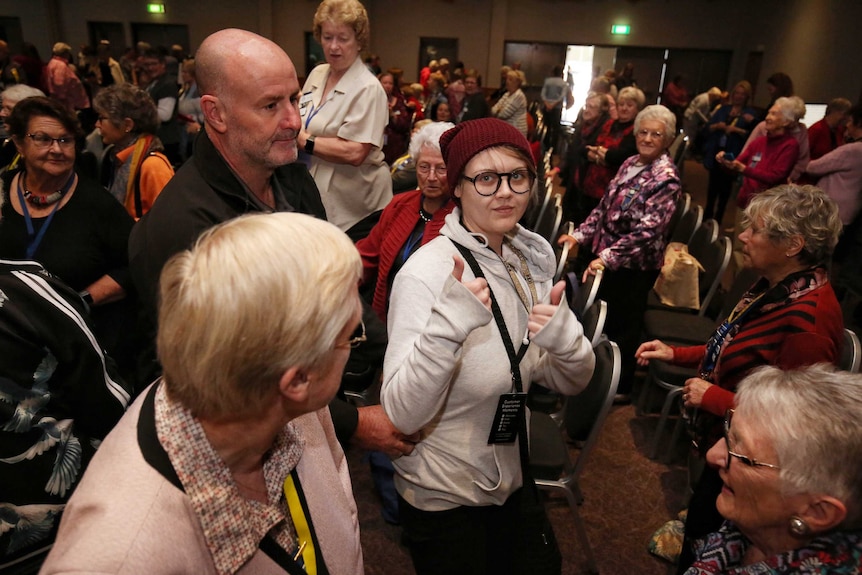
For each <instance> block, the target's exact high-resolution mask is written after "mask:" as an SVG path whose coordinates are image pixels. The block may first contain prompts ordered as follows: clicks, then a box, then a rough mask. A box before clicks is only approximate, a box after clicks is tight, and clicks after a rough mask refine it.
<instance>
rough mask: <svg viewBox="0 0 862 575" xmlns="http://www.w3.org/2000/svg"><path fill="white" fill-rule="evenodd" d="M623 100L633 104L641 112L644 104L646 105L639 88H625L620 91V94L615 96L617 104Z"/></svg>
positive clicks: (644, 97)
mask: <svg viewBox="0 0 862 575" xmlns="http://www.w3.org/2000/svg"><path fill="white" fill-rule="evenodd" d="M623 100H628V101H630V102H634V103H635V105H636V106H637V107H638V110H643V107H644V104H646V96H644V93H643V92H642V91H641V89H640V88H635V87H634V86H626V87H625V88H623V89H622V90H620V93H619V94H617V103H620V102H621V101H623Z"/></svg>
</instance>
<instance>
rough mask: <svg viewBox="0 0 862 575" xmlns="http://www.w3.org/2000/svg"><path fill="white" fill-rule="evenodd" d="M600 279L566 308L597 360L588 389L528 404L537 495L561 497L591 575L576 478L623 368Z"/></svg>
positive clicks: (537, 397)
mask: <svg viewBox="0 0 862 575" xmlns="http://www.w3.org/2000/svg"><path fill="white" fill-rule="evenodd" d="M563 261H565V260H563ZM601 279H602V276H601V274H599V275H598V276H594V277H591V278H590V280H589V281H588V282H587V283H586V284H584V285H582V286H579V287H578V289H577V291H576V292H575V293H572V294H571V297H569V305H570V306H571V308H572V310H573V311H574V312H575V313H576V315H578V316H579V317H580V318H581V323H582V325H583V327H584V336H585V337H587V339H589V340H590V343H591V344H592V346H593V351H594V353H595V356H596V367H595V370H594V372H593V376H592V378H590V381H589V383H588V384H587V386H586V388H585V389H584V390H583V391H582V392H581V393H579V394H578V395H577V396H576V397H574V398H572V399H571V400H568V399H566V398H561V397H559V396H556V394H550V393H536V391H538V390H539V387H538V386H536V385H533V386H532V388H531V393H530V397H529V399H528V405H529V406H530V408H531V412H532V417H531V419H530V469H531V472H532V474H533V477H534V479H535V481H536V485H537V486H538V487H539V488H540V489H542V490H546V491H550V492H557V493H560V494H562V495H563V496H564V497H565V499H566V502H567V504H568V506H569V509H570V511H571V513H572V517H573V519H574V523H575V534H576V536H577V539H578V542H579V544H580V545H581V547H582V548H583V552H584V555H585V557H586V560H587V566H588V569H589V572H590V573H598V566H597V564H596V559H595V555H594V553H593V550H592V547H591V545H590V542H589V538H588V537H587V532H586V526H585V524H584V521H583V519H582V518H581V515H580V511H579V507H580V505H582V504H583V502H584V496H583V493H582V491H581V488H580V485H579V478H580V476H581V474H582V472H583V470H584V467H585V465H586V463H587V461H588V459H589V455H590V453H591V452H592V450H593V448H594V447H595V446H596V443H597V442H598V438H599V435H600V433H601V430H602V427H603V426H604V423H605V420H606V419H607V416H608V414H609V413H610V410H611V406H612V404H613V398H614V395H615V394H616V392H617V386H618V385H619V379H620V370H621V362H622V359H621V356H620V350H619V347H618V346H617V344H616V343H614V342H612V341H610V340H608V339H607V337H605V336H604V334H603V331H604V325H605V320H606V318H607V303H606V302H604V301H603V300H599V299H596V294H597V293H598V288H599V285H600V283H601ZM575 283H576V282H575ZM570 443H572V444H574V445H575V446H577V447H579V448H580V450H579V453H578V456H577V458H576V459H574V460H573V459H572V458H571V456H570V451H569V444H570Z"/></svg>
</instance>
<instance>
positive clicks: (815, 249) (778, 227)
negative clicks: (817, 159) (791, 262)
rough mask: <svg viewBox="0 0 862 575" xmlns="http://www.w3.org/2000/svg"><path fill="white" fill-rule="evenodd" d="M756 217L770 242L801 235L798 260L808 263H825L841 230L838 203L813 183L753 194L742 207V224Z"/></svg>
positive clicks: (747, 223) (752, 220)
mask: <svg viewBox="0 0 862 575" xmlns="http://www.w3.org/2000/svg"><path fill="white" fill-rule="evenodd" d="M759 219H762V220H763V226H764V229H765V230H766V233H767V234H768V235H769V237H770V238H771V239H772V240H773V241H776V242H779V241H782V240H786V239H789V238H790V237H792V236H795V235H799V236H802V239H803V240H804V241H805V245H804V246H803V248H802V251H801V252H800V253H799V259H800V260H801V261H802V262H803V263H805V264H808V265H826V264H828V263H829V260H830V259H831V258H832V252H833V251H834V250H835V245H836V244H837V243H838V236H839V235H840V234H841V229H842V225H841V218H840V217H839V216H838V205H837V204H836V203H835V202H834V201H833V200H832V199H831V198H830V197H829V196H827V195H826V193H825V192H824V191H823V190H821V189H820V188H818V187H816V186H797V185H796V184H785V185H782V186H777V187H775V188H772V189H770V190H767V191H765V192H762V193H760V194H757V195H756V196H754V199H752V200H751V203H750V204H748V207H747V208H746V209H745V225H746V226H749V225H751V223H752V222H755V221H757V220H759Z"/></svg>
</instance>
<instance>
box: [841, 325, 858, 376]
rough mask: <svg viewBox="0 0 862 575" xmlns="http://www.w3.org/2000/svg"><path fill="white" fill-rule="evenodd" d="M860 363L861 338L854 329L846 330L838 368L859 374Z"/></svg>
mask: <svg viewBox="0 0 862 575" xmlns="http://www.w3.org/2000/svg"><path fill="white" fill-rule="evenodd" d="M860 363H862V344H860V343H859V337H858V336H857V335H856V333H855V332H854V331H853V330H852V329H847V328H844V349H842V350H841V359H840V360H839V362H838V367H840V368H841V369H843V370H844V371H850V372H853V373H859V364H860Z"/></svg>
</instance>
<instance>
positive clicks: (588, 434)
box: [565, 340, 622, 477]
mask: <svg viewBox="0 0 862 575" xmlns="http://www.w3.org/2000/svg"><path fill="white" fill-rule="evenodd" d="M593 351H594V352H595V354H596V369H595V371H593V377H592V378H590V382H589V383H588V384H587V387H586V388H585V389H584V390H583V391H582V392H581V393H579V394H578V395H576V396H574V397H570V398H569V401H567V402H566V416H565V427H566V433H567V434H568V435H569V437H570V438H571V439H573V440H575V441H582V442H583V447H582V448H581V453H580V455H579V456H578V461H577V463H575V467H574V471H573V473H572V475H574V476H575V477H577V476H578V475H579V474H580V473H581V471H583V467H584V464H585V463H586V461H587V456H588V455H589V453H590V451H592V449H593V447H594V446H595V444H596V441H598V438H599V433H600V432H601V430H602V426H603V425H604V423H605V419H607V416H608V412H610V410H611V405H612V404H613V401H614V395H616V393H617V386H618V385H619V383H620V369H621V363H622V358H621V355H620V348H619V347H618V346H617V344H616V343H614V342H612V341H609V340H604V341H602V342H600V343H599V344H598V345H597V346H596V347H595V348H594V349H593Z"/></svg>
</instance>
